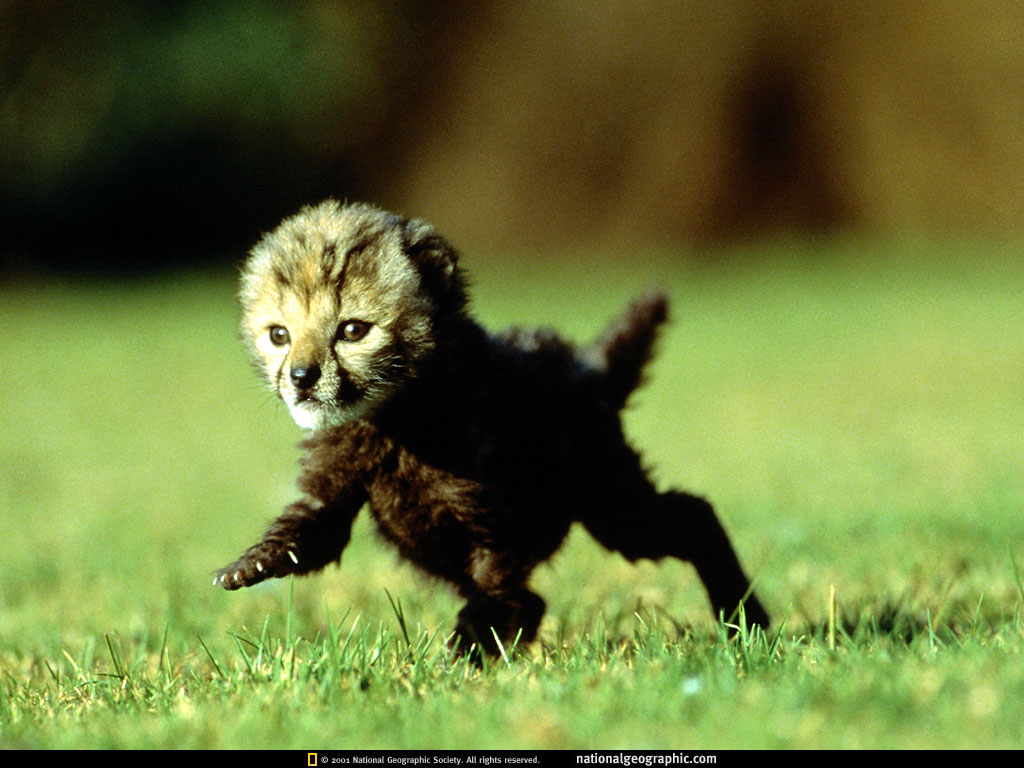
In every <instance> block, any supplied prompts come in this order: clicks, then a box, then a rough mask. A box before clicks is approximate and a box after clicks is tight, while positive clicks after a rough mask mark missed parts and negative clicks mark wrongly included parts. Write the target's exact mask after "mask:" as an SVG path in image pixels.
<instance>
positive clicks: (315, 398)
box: [240, 200, 465, 430]
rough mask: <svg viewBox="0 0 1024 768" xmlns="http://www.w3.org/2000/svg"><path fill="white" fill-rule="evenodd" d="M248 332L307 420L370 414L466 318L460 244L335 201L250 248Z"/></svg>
mask: <svg viewBox="0 0 1024 768" xmlns="http://www.w3.org/2000/svg"><path fill="white" fill-rule="evenodd" d="M240 299H241V304H242V338H243V340H244V341H245V343H246V344H247V346H248V347H249V350H250V352H251V354H252V357H253V361H254V363H255V365H256V367H257V369H258V370H259V371H260V373H261V374H262V375H263V377H264V378H266V380H267V382H268V383H269V384H270V386H271V387H272V388H273V389H274V391H275V392H276V393H277V394H278V396H279V397H280V398H281V399H282V400H283V401H284V402H285V404H286V405H287V406H288V408H289V410H290V411H291V414H292V417H293V418H294V419H295V421H296V422H297V423H298V424H299V426H301V427H305V428H306V429H313V430H319V429H324V428H326V427H331V426H336V425H338V424H341V423H343V422H345V421H348V420H350V419H356V418H359V417H361V416H363V415H367V414H369V413H371V412H372V411H373V409H374V408H376V407H377V406H379V405H380V404H381V403H383V402H385V401H386V400H387V399H388V398H389V397H390V396H391V395H393V394H394V393H395V392H396V391H397V390H399V389H400V388H401V387H402V385H403V384H404V383H406V382H407V381H409V379H411V378H413V377H415V376H416V375H417V374H418V372H419V370H420V368H421V366H422V365H423V363H424V362H426V361H427V360H429V358H430V357H431V355H432V354H433V353H434V352H435V350H436V349H437V346H438V335H439V333H443V327H444V326H445V324H446V323H447V322H448V321H450V320H451V319H452V318H455V317H461V316H462V313H463V311H464V307H465V287H464V283H463V280H462V277H461V274H460V273H459V270H458V267H457V265H456V257H455V253H454V251H453V250H452V248H451V247H450V246H449V245H448V244H447V243H446V242H445V241H444V240H443V239H442V238H441V237H440V236H439V235H438V234H437V233H436V232H435V231H434V229H433V228H432V227H430V225H428V224H426V223H425V222H422V221H419V220H417V219H412V220H408V219H403V218H401V217H398V216H394V215H392V214H389V213H386V212H385V211H381V210H379V209H377V208H373V207H371V206H368V205H363V204H354V205H341V204H339V203H338V202H336V201H334V200H328V201H326V202H323V203H321V204H320V205H317V206H315V207H306V208H303V209H302V210H301V211H300V212H299V213H298V214H296V215H295V216H292V217H291V218H288V219H285V220H284V221H283V222H282V223H281V224H280V225H279V226H278V227H277V229H275V230H274V231H273V232H271V233H270V234H269V235H266V236H265V237H264V238H263V239H262V240H261V241H260V242H259V243H258V244H257V245H256V246H255V247H254V248H253V249H252V251H250V255H249V259H248V260H247V262H246V264H245V267H244V268H243V270H242V286H241V291H240Z"/></svg>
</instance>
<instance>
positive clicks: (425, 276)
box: [402, 219, 465, 301]
mask: <svg viewBox="0 0 1024 768" xmlns="http://www.w3.org/2000/svg"><path fill="white" fill-rule="evenodd" d="M402 248H403V249H404V250H405V253H406V255H407V256H408V257H409V260H410V261H411V262H412V263H413V264H414V265H415V266H416V268H417V270H418V271H419V273H420V277H421V279H422V280H423V285H424V287H425V288H426V289H427V292H428V293H430V295H431V296H433V297H434V298H435V299H437V300H440V299H443V298H445V297H450V298H456V299H457V300H459V301H462V300H464V298H465V297H464V290H465V286H464V282H463V279H462V275H461V273H460V270H459V266H458V255H457V254H456V253H455V249H454V248H452V246H451V245H449V244H448V241H447V240H445V239H444V238H443V237H441V235H439V234H438V233H437V230H435V229H434V228H433V227H432V226H431V225H430V224H428V223H427V222H425V221H423V220H422V219H409V220H408V221H406V222H405V226H404V227H403V228H402Z"/></svg>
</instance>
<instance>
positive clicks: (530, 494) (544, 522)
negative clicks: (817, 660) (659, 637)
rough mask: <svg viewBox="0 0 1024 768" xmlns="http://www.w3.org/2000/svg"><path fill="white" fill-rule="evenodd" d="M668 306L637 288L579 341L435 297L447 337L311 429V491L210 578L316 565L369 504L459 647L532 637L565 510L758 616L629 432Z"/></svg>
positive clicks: (622, 547)
mask: <svg viewBox="0 0 1024 768" xmlns="http://www.w3.org/2000/svg"><path fill="white" fill-rule="evenodd" d="M459 288H460V290H457V291H455V293H456V294H458V293H460V291H461V286H460V287H459ZM442 292H443V291H442ZM666 311H667V309H666V302H665V299H664V297H662V296H660V295H652V296H648V297H644V298H642V299H640V300H638V301H636V302H635V303H634V304H633V305H631V307H630V308H629V309H628V310H627V312H626V313H625V315H624V316H623V317H622V318H621V319H620V320H619V321H617V322H616V323H615V324H613V325H612V326H611V327H610V328H609V329H608V331H607V332H606V333H605V334H604V336H602V337H601V338H600V339H599V340H598V341H597V342H595V343H594V344H593V345H591V346H589V347H586V348H582V349H577V348H575V347H573V346H572V345H570V344H568V343H566V342H564V341H562V340H561V339H559V338H558V337H557V336H556V335H554V334H553V333H550V332H546V331H537V332H524V331H518V330H514V331H510V332H507V333H505V334H502V335H489V334H487V333H486V332H485V331H484V330H483V329H482V328H480V326H479V325H477V324H476V323H475V322H474V321H473V320H472V319H471V318H470V317H469V316H468V315H467V314H466V313H465V312H464V311H463V309H462V303H461V299H460V300H458V301H456V302H455V304H454V305H453V310H452V311H448V312H440V313H438V315H437V318H439V319H437V320H435V326H436V327H437V328H438V329H439V330H438V334H439V338H440V339H441V343H439V344H438V348H437V350H436V352H435V353H433V354H432V355H431V356H429V357H428V358H426V359H425V360H423V361H422V362H421V363H420V364H419V368H418V370H417V373H416V376H415V377H413V378H410V379H409V380H408V381H406V382H405V383H404V384H403V386H402V387H401V389H400V390H399V391H398V392H397V393H396V394H394V395H393V396H391V397H390V398H389V399H388V400H387V401H386V402H384V403H383V404H382V405H380V406H379V407H378V408H376V409H375V410H374V411H373V412H372V415H370V416H367V417H365V418H359V419H356V420H351V421H347V422H345V423H342V424H340V425H337V426H331V427H329V428H326V429H323V430H321V431H318V432H316V433H315V434H314V436H313V437H311V438H310V439H309V440H307V441H306V442H305V443H304V447H305V448H306V450H307V456H306V458H305V459H304V462H303V473H302V476H301V478H300V480H299V486H300V488H301V490H302V492H303V493H304V498H303V499H302V500H300V501H298V502H296V503H294V504H292V505H290V506H289V507H288V508H287V509H286V510H285V512H284V514H283V515H281V517H279V518H278V519H277V520H276V521H275V522H274V523H273V524H272V525H271V526H270V528H269V530H268V531H267V533H266V534H265V536H264V538H263V540H262V541H261V542H260V543H258V544H256V545H255V546H253V547H251V548H250V549H249V550H248V551H247V552H246V553H245V554H244V555H243V556H242V557H241V558H240V559H239V560H237V561H236V562H234V563H232V564H231V565H229V566H227V567H226V568H224V569H222V570H221V571H220V574H219V577H218V579H217V583H219V584H221V585H222V586H224V587H226V588H228V589H236V588H238V587H242V586H248V585H251V584H254V583H256V582H259V581H262V580H263V579H265V578H268V577H274V576H283V575H286V574H289V573H308V572H311V571H316V570H318V569H320V568H323V567H324V566H325V565H327V564H328V563H330V562H333V561H336V560H338V559H339V558H340V556H341V553H342V551H343V549H344V548H345V545H346V544H347V543H348V540H349V536H350V531H351V526H352V522H353V520H354V518H355V516H356V514H357V513H358V512H359V510H360V508H361V507H362V506H363V505H364V504H367V503H368V505H369V509H370V513H371V514H372V515H373V517H374V519H375V520H376V522H377V524H378V526H379V528H380V530H381V531H382V533H383V534H384V536H385V537H386V538H387V539H388V540H390V541H391V542H392V543H394V544H395V546H396V547H397V548H398V550H399V552H400V553H401V554H402V555H403V556H404V557H405V558H407V559H409V560H410V561H412V562H414V563H416V564H417V565H418V566H419V567H420V568H422V569H423V570H425V571H426V572H428V573H430V574H433V575H434V576H436V577H439V578H441V579H444V580H446V581H448V582H450V583H451V584H453V585H455V587H456V588H457V589H458V591H459V593H460V594H461V595H462V596H463V597H464V598H465V599H466V606H465V608H463V610H462V611H461V612H460V614H459V619H458V623H457V626H456V636H455V638H456V639H457V641H458V642H459V644H460V646H461V647H462V648H463V649H465V648H468V647H469V646H470V645H471V644H473V643H476V644H477V645H478V647H481V648H483V649H484V650H485V651H488V652H490V653H494V652H496V650H497V645H496V643H495V639H494V635H495V634H496V635H497V637H498V638H500V639H501V640H502V641H503V642H504V641H507V640H511V639H513V638H514V637H515V636H516V635H517V633H519V632H520V631H521V633H522V634H521V639H522V640H523V641H530V640H532V639H533V638H534V636H535V635H536V631H537V627H538V625H539V623H540V620H541V617H542V616H543V613H544V602H543V600H542V599H541V598H540V597H539V596H537V595H536V594H534V593H533V592H531V591H530V589H529V587H528V586H527V581H528V579H529V576H530V573H531V571H532V570H533V568H534V567H535V566H536V565H537V564H538V563H541V562H543V561H544V560H546V559H547V558H549V557H550V556H551V555H552V554H554V552H555V551H556V550H557V549H558V548H559V546H561V544H562V541H563V540H564V539H565V536H566V534H567V533H568V532H569V528H570V526H571V525H572V523H574V522H579V523H581V524H582V525H583V526H585V528H586V529H587V530H588V531H589V532H590V533H591V534H592V535H593V536H594V537H595V538H596V539H597V540H598V541H599V542H600V543H601V544H602V545H604V546H605V547H607V548H608V549H610V550H615V551H618V552H621V553H622V554H623V555H624V556H625V557H627V558H628V559H630V560H637V559H640V558H650V559H655V560H657V559H659V558H662V557H667V556H671V557H677V558H680V559H683V560H688V561H690V562H692V563H693V564H694V566H696V569H697V572H698V573H699V575H700V577H701V579H702V580H703V582H704V584H705V586H706V588H707V591H708V594H709V597H710V599H711V603H712V607H713V608H714V610H715V612H716V613H717V612H724V614H725V615H726V616H729V615H731V614H732V613H733V612H734V611H735V609H736V608H737V606H738V605H739V603H740V602H741V601H742V600H743V599H744V597H745V596H746V604H745V610H746V617H747V620H748V622H750V623H758V624H761V625H767V624H768V621H769V619H768V615H767V614H766V613H765V611H764V609H763V608H762V607H761V605H760V603H759V602H758V601H757V599H756V597H754V596H753V595H748V592H749V582H748V580H747V578H746V577H745V576H744V574H743V571H742V569H741V567H740V565H739V562H738V561H737V558H736V555H735V553H734V552H733V549H732V546H731V545H730V543H729V540H728V538H727V537H726V534H725V532H724V530H723V529H722V527H721V525H720V523H719V521H718V519H717V518H716V516H715V513H714V511H713V510H712V508H711V506H710V505H709V504H708V503H707V502H706V501H704V500H703V499H701V498H698V497H695V496H691V495H688V494H685V493H681V492H677V491H669V492H663V493H659V492H658V491H656V490H655V488H654V487H653V485H652V484H651V482H650V480H649V479H648V478H647V476H646V474H645V472H644V470H643V468H642V466H641V461H640V459H639V457H638V456H637V454H636V453H635V452H634V451H633V450H632V449H631V448H630V447H629V445H628V444H627V443H626V440H625V439H624V436H623V433H622V427H621V421H620V417H619V412H620V410H621V408H622V407H623V405H624V404H625V401H626V399H627V397H628V396H629V394H630V392H631V391H632V390H633V389H634V388H635V387H636V386H637V385H638V384H639V382H640V378H641V375H642V369H643V366H644V363H645V362H646V361H647V360H648V357H649V355H650V350H651V346H652V343H653V341H654V338H655V334H656V330H657V327H658V325H659V324H660V323H661V322H663V321H664V319H665V317H666Z"/></svg>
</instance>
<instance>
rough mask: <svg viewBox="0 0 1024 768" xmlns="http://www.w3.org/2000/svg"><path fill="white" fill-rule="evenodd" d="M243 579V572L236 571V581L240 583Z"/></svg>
mask: <svg viewBox="0 0 1024 768" xmlns="http://www.w3.org/2000/svg"><path fill="white" fill-rule="evenodd" d="M241 578H242V572H241V571H235V581H238V580H239V579H241Z"/></svg>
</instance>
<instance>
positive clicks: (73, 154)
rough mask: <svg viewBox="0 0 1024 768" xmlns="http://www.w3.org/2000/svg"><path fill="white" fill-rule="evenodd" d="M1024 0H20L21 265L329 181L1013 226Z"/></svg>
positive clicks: (647, 233) (239, 245) (642, 232)
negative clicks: (87, 0) (925, 0)
mask: <svg viewBox="0 0 1024 768" xmlns="http://www.w3.org/2000/svg"><path fill="white" fill-rule="evenodd" d="M1022 53H1024V4H1022V3H1018V2H1003V1H1002V0H993V1H992V2H987V1H985V0H960V1H959V2H958V1H957V0H936V1H935V2H929V3H920V2H915V1H913V0H895V1H892V0H885V1H882V0H862V1H861V2H857V3H854V4H838V3H833V2H830V1H828V0H806V1H805V2H786V1H784V0H719V1H718V2H714V3H708V2H697V1H695V0H691V1H683V0H680V2H671V3H666V2H660V1H658V0H631V1H630V2H623V1H622V0H594V1H593V2H587V3H571V2H561V3H548V2H538V1H536V0H527V1H526V2H516V3H508V2H494V1H488V0H440V1H439V2H427V1H426V0H374V1H373V2H370V1H369V0H348V1H345V2H331V1H330V0H299V1H297V2H291V3H278V2H268V1H267V0H246V1H245V2H241V1H240V0H208V1H207V2H152V3H136V2H118V1H117V0H112V1H111V2H106V3H81V2H77V1H71V0H42V1H36V0H33V1H31V2H29V1H28V0H4V1H3V2H0V254H2V255H0V266H3V267H4V268H6V269H7V270H11V269H17V270H21V271H24V270H26V269H35V268H39V267H45V266H47V265H54V266H59V267H65V268H67V267H75V266H76V265H77V266H79V267H84V268H87V269H93V268H95V267H103V268H106V269H114V270H117V269H121V268H128V267H132V266H135V267H138V266H148V265H150V264H153V263H172V264H180V263H183V262H194V261H197V260H201V261H206V260H210V259H216V260H222V261H223V260H227V261H231V262H234V261H235V260H237V258H238V256H239V254H241V253H244V251H245V249H246V248H247V247H248V246H249V245H250V244H251V242H252V241H253V240H255V239H256V237H257V236H258V234H259V232H261V231H265V230H267V229H269V228H270V227H272V226H273V225H274V223H275V222H276V221H277V220H278V219H279V218H280V217H281V216H282V215H284V214H285V213H287V212H290V211H291V210H293V209H294V208H296V207H297V206H298V205H299V204H301V203H304V202H308V201H310V200H314V199H317V198H320V197H323V196H326V195H335V196H338V197H343V198H350V199H356V198H359V199H366V198H368V199H372V200H374V201H375V202H378V203H380V204H382V205H383V206H385V207H388V208H393V209H397V210H401V211H403V212H405V213H408V214H414V215H420V216H423V217H426V218H428V219H430V220H432V221H434V222H435V223H436V224H438V226H440V227H441V229H442V230H443V231H444V232H446V233H448V234H449V235H450V237H451V238H452V239H453V240H454V241H455V242H456V243H457V244H459V245H461V246H463V247H465V248H467V249H469V248H474V249H479V248H483V249H486V248H489V247H491V246H492V245H493V244H495V243H500V244H501V245H502V246H519V245H528V246H530V247H538V246H547V247H550V246H562V245H565V244H567V243H576V244H578V243H594V242H609V241H613V242H616V243H621V242H626V243H636V242H638V241H639V242H642V243H650V242H669V243H679V242H684V243H692V242H707V241H709V240H710V241H712V242H718V241H720V240H723V239H725V240H728V239H734V238H737V237H744V238H746V237H750V236H757V235H762V234H764V233H766V232H774V231H778V230H780V229H781V230H786V231H798V232H800V231H813V232H816V233H820V232H832V231H836V230H844V231H849V230H855V231H864V230H867V231H878V230H883V231H893V230H907V229H911V230H915V231H918V232H922V231H923V232H936V231H938V232H943V233H948V232H951V231H953V232H963V231H967V232H975V231H982V230H983V231H985V232H988V233H991V232H1000V233H1001V232H1007V231H1012V232H1016V231H1018V230H1019V229H1020V222H1021V220H1022V214H1024V194H1022V192H1024V128H1022V126H1024V55H1022Z"/></svg>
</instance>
